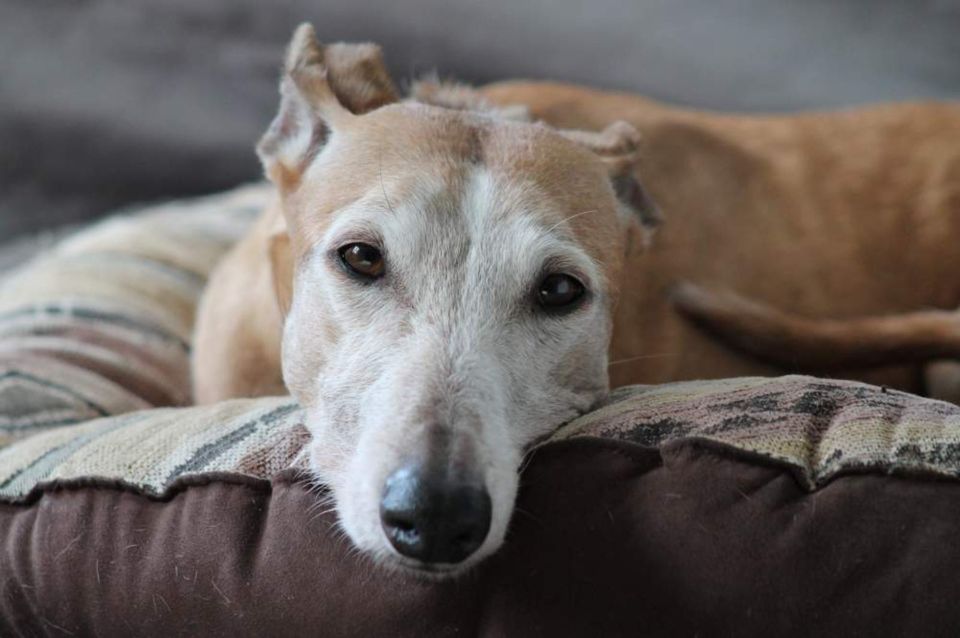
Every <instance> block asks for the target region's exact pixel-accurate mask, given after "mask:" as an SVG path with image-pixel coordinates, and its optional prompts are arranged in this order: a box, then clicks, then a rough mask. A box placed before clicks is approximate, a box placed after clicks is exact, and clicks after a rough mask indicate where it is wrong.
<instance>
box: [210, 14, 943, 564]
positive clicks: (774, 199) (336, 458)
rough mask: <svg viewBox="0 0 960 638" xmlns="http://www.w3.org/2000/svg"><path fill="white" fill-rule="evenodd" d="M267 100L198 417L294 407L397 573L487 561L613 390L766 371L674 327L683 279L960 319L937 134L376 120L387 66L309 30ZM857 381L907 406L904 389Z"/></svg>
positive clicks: (869, 125) (797, 126)
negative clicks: (535, 479)
mask: <svg viewBox="0 0 960 638" xmlns="http://www.w3.org/2000/svg"><path fill="white" fill-rule="evenodd" d="M358 51H359V53H358ZM281 92H282V94H283V101H282V104H281V111H280V114H279V115H278V117H277V119H276V120H275V122H274V124H273V125H272V127H271V130H270V131H268V133H267V135H266V136H265V138H264V140H263V141H262V142H261V145H260V147H259V151H260V154H261V158H262V159H263V161H264V164H265V167H266V169H267V173H268V175H269V176H270V178H271V180H272V181H273V182H274V184H275V185H276V186H277V193H278V195H277V199H276V202H275V204H274V205H273V206H272V207H271V208H270V209H269V210H268V211H266V212H265V214H264V216H263V218H262V219H261V220H260V221H259V222H258V223H257V224H256V226H255V227H254V228H253V230H252V231H251V232H250V234H249V235H248V236H247V237H246V238H245V239H244V240H243V241H242V242H241V243H240V244H239V245H238V246H237V247H236V248H235V249H234V251H233V252H232V253H231V254H230V255H229V256H227V257H226V258H225V259H224V261H223V263H222V264H221V265H220V266H219V267H218V269H217V271H216V273H215V274H214V276H213V278H212V280H211V282H210V286H209V290H208V292H207V294H206V295H205V298H204V301H203V303H202V306H201V309H200V312H199V316H198V328H197V333H196V345H195V348H196V349H195V355H194V376H195V389H196V398H197V400H198V401H199V402H211V401H217V400H221V399H226V398H230V397H235V396H255V395H262V394H274V393H282V392H284V391H286V390H289V391H290V392H291V393H293V394H294V396H296V397H297V398H298V400H299V401H300V403H301V404H302V405H304V407H305V408H306V409H307V413H308V426H309V427H310V429H311V431H312V432H313V434H314V435H315V439H316V441H317V443H316V444H315V445H323V446H326V447H325V448H324V449H322V450H321V449H318V448H316V447H315V449H314V455H313V461H314V470H315V472H316V473H317V474H318V475H319V476H320V477H321V478H322V479H323V480H324V481H326V482H327V483H329V484H330V485H331V486H332V488H333V492H334V497H335V500H336V503H337V509H338V513H339V515H340V520H341V522H342V524H343V527H344V529H345V530H346V531H347V533H348V535H349V536H350V537H351V539H352V540H353V541H354V542H355V543H356V544H357V545H358V546H360V547H361V548H362V549H364V550H366V551H367V552H370V553H371V554H373V555H375V556H378V557H380V558H382V559H384V560H386V561H388V562H391V563H392V564H398V565H402V566H405V567H412V568H415V569H420V570H426V571H436V570H437V569H439V570H441V571H445V572H446V571H451V570H453V571H455V570H456V569H459V568H461V567H463V566H466V565H469V564H472V563H473V562H475V561H476V560H479V559H480V558H482V557H483V556H485V555H487V554H489V553H490V552H492V551H494V550H495V549H496V547H497V546H498V545H499V543H500V542H501V540H502V538H503V535H504V533H505V531H506V524H507V521H508V520H509V517H510V514H511V511H512V504H513V495H514V492H515V490H516V484H517V477H516V473H517V469H518V466H519V461H520V458H521V455H522V452H523V450H524V448H525V447H526V446H527V445H528V444H529V443H531V442H532V441H534V440H536V439H537V438H538V437H540V436H543V435H544V434H546V433H547V432H549V431H550V430H551V429H553V428H555V427H556V426H558V425H559V424H560V423H562V422H563V421H565V420H568V419H570V418H572V417H573V416H576V415H577V414H580V413H582V412H583V411H585V410H587V409H589V408H590V407H591V406H592V405H594V404H595V403H596V402H597V401H599V400H600V399H602V397H603V396H604V395H605V394H606V392H607V390H608V388H609V384H608V376H607V372H608V371H609V381H611V382H612V385H621V384H625V383H634V382H663V381H670V380H676V379H685V378H704V377H719V376H730V375H739V374H751V373H768V372H771V371H772V369H771V368H767V367H763V366H762V365H761V364H759V363H757V362H756V361H755V360H753V359H750V358H748V357H743V356H741V355H739V354H737V353H735V352H734V351H732V350H729V349H727V348H725V347H723V346H722V345H721V344H718V343H715V342H713V341H711V340H710V339H709V338H707V337H705V336H704V335H702V334H701V333H700V332H698V331H697V330H696V329H695V328H693V327H692V326H691V325H689V324H688V323H686V322H684V321H683V320H682V319H681V318H680V317H679V316H678V315H677V314H676V313H675V311H674V310H673V309H672V308H671V306H670V302H669V300H668V296H669V295H668V293H669V292H670V290H671V288H672V286H673V285H674V284H676V283H677V282H679V281H681V280H692V281H697V282H698V283H701V284H706V285H714V286H727V287H735V288H737V289H738V290H741V291H744V292H746V293H748V294H752V295H754V296H757V297H759V298H763V299H767V300H770V301H772V302H776V301H778V300H781V301H783V302H784V303H789V304H790V305H791V306H792V307H795V308H798V309H801V310H803V311H804V312H806V313H809V314H812V315H816V314H822V315H834V316H843V315H855V314H865V313H877V312H885V311H891V310H903V309H910V308H917V307H922V306H925V305H933V306H937V307H945V308H946V307H951V306H955V305H957V304H958V302H960V281H958V280H957V279H956V277H952V275H953V271H955V269H956V266H957V265H958V259H957V257H958V256H957V254H956V251H955V250H952V249H951V248H950V247H948V246H946V244H945V242H944V241H943V238H944V236H945V235H952V236H957V233H958V232H960V210H958V208H957V206H956V204H957V190H956V188H955V186H956V183H955V180H954V179H953V177H954V176H955V175H956V174H957V171H958V170H960V150H958V148H960V147H958V145H957V144H956V143H955V140H956V139H957V137H958V136H960V115H958V113H957V111H956V109H954V108H951V107H945V106H937V105H929V106H922V105H915V106H904V107H882V108H878V109H873V110H868V111H862V112H855V113H846V114H834V115H813V116H796V117H781V118H772V117H771V118H765V117H758V118H749V117H731V116H720V115H709V114H702V113H695V112H689V111H682V110H677V109H671V108H668V107H664V106H661V105H657V104H654V103H652V102H648V101H646V100H642V99H640V98H632V97H628V96H618V95H613V94H604V93H600V92H594V91H588V90H585V89H578V88H574V87H565V86H558V85H541V84H516V83H513V84H504V85H498V86H493V87H488V88H487V89H486V90H485V91H484V95H485V96H486V99H488V100H489V101H490V102H493V103H496V104H501V105H504V106H505V107H506V106H511V105H516V104H523V105H526V106H528V107H529V108H530V110H531V111H532V113H533V115H534V116H535V117H537V118H539V119H543V120H545V121H546V122H547V123H548V124H550V125H552V126H554V127H555V128H549V127H545V126H538V125H534V124H527V123H514V122H510V121H508V120H507V119H505V118H503V117H500V116H498V115H497V114H496V113H493V112H492V111H491V112H488V113H486V114H484V113H481V114H473V113H469V112H465V111H456V110H451V109H438V108H435V107H429V106H421V105H415V104H400V105H388V106H385V107H384V106H383V105H384V104H389V103H391V102H393V101H395V99H396V95H395V92H394V90H393V88H392V85H391V84H390V83H389V80H388V79H385V75H384V72H383V71H382V62H380V61H379V55H378V52H376V51H373V52H371V50H370V49H363V50H362V51H360V50H357V49H353V48H350V47H342V48H336V47H332V48H331V47H327V48H326V49H324V48H322V47H319V46H318V45H316V44H315V42H314V41H313V36H312V31H310V30H309V29H306V28H302V29H301V30H300V31H298V34H297V36H296V37H295V39H294V41H293V42H292V43H291V49H290V54H289V56H288V61H287V67H286V75H285V79H284V83H283V84H282V91H281ZM447 97H448V98H450V99H448V100H447V102H452V103H456V102H457V101H458V99H459V96H457V95H454V96H453V97H452V98H451V96H450V95H448V96H447ZM463 97H464V99H463V102H464V104H463V105H460V106H464V105H465V106H472V105H481V106H484V108H486V106H485V105H484V104H483V100H481V99H479V97H478V96H477V95H476V94H472V93H470V92H469V91H466V92H465V93H464V95H463ZM441 101H442V100H441ZM453 105H454V106H457V104H453ZM381 107H382V108H381ZM488 111H489V109H488ZM364 113H365V114H364ZM617 120H627V121H629V122H631V123H633V124H634V125H635V126H636V127H637V128H639V129H640V130H641V131H642V133H643V140H644V145H643V153H642V160H641V165H640V167H639V173H638V174H639V177H640V179H641V180H642V181H643V183H644V184H645V185H646V187H647V188H648V189H649V190H650V191H652V193H653V195H654V197H653V199H654V201H657V202H658V204H659V205H660V207H661V208H662V209H663V210H664V212H665V216H666V217H667V223H666V224H665V225H664V229H663V231H662V234H661V235H658V237H657V238H656V241H655V242H654V248H653V249H652V250H645V248H644V246H645V243H646V242H645V233H644V228H645V227H646V226H648V225H649V224H648V222H650V221H651V220H653V219H654V218H655V215H654V214H653V211H652V210H651V208H650V204H649V201H648V200H647V197H646V195H645V192H644V190H643V189H641V188H640V187H639V185H638V184H637V183H636V182H635V181H634V180H633V177H634V174H636V173H637V171H636V170H635V168H636V161H635V160H636V144H637V141H636V137H635V132H634V131H633V129H632V128H631V127H630V126H627V125H625V124H622V123H620V124H616V123H614V122H616V121H617ZM612 123H614V124H612ZM565 128H574V129H591V130H600V129H603V130H604V131H603V133H600V134H588V133H581V132H563V131H560V130H559V129H565ZM841 140H843V141H842V142H841ZM892 140H894V141H892ZM895 140H901V142H896V141H895ZM951 140H953V141H954V143H951ZM880 185H883V187H884V188H879V186H880ZM951 189H953V190H951ZM864 216H867V217H869V218H870V219H871V220H872V223H870V224H865V223H863V219H864ZM384 263H385V264H386V266H384ZM384 268H386V273H387V274H386V275H384V274H383V273H384ZM358 269H359V270H358ZM537 282H539V283H537ZM529 287H533V289H534V290H535V291H536V292H535V294H533V293H531V296H527V295H528V293H526V292H524V290H528V289H529ZM534 297H536V301H533V298H534ZM571 299H572V300H573V301H570V300H571ZM557 300H559V301H557ZM560 302H562V303H563V304H566V305H565V306H563V308H562V309H561V310H562V312H559V311H556V309H555V308H554V306H557V305H558V304H559V303H560ZM547 311H549V312H547ZM608 345H609V349H608ZM863 376H864V377H869V378H871V380H874V381H879V382H883V383H887V384H888V385H893V386H896V387H902V388H906V389H916V378H915V375H914V374H913V373H912V372H911V371H910V370H905V369H898V370H886V371H882V372H880V373H877V374H876V375H873V376H870V375H866V374H865V375H863ZM411 463H412V464H413V465H411ZM397 468H399V469H397ZM411 468H413V469H411ZM424 468H427V469H428V470H429V472H427V473H426V474H424V472H426V471H427V470H424ZM417 472H419V474H417ZM414 474H416V475H415V476H414ZM438 476H439V477H440V478H437V477H438ZM425 477H426V478H425ZM428 479H429V480H428ZM436 485H439V486H440V487H439V488H437V489H442V490H446V491H445V492H443V494H440V496H437V493H436V490H435V489H434V487H435V486H436ZM398 486H399V487H398ZM428 488H429V489H428ZM451 490H452V491H451ZM397 494H400V495H401V496H397ZM424 494H426V496H424ZM398 499H399V500H398ZM404 499H406V500H404ZM378 500H379V515H378V513H377V503H378ZM398 502H402V504H403V507H399V506H398V505H397V503H398ZM425 503H427V505H425ZM436 503H440V504H441V505H437V506H436V507H434V505H435V504H436ZM452 504H455V505H452ZM464 504H466V505H464ZM428 505H429V506H428ZM451 507H455V508H460V509H456V511H453V510H451V509H450V508H451ZM437 508H439V509H437ZM463 508H466V510H464V509H463ZM414 510H416V512H415V513H416V516H414V518H416V520H414V521H412V522H411V514H410V512H412V511H414ZM397 512H399V514H397ZM421 514H422V516H421ZM398 517H399V518H398ZM417 517H420V518H417ZM484 517H485V520H486V523H485V524H486V525H487V527H484V525H483V524H480V523H477V524H476V525H474V523H475V522H476V521H477V520H479V519H481V518H484ZM450 520H453V521H454V523H455V525H459V526H460V528H462V529H463V530H466V531H465V532H463V533H462V534H461V533H459V532H457V534H456V538H455V539H454V540H455V543H454V540H451V543H454V544H458V547H452V548H451V547H447V548H445V549H442V550H436V551H435V548H431V549H429V550H426V549H424V548H423V547H422V546H421V545H422V543H420V540H416V539H417V538H420V536H418V535H419V532H420V530H421V529H422V530H427V531H428V532H429V534H430V535H434V536H437V535H439V536H444V535H446V536H449V537H450V538H454V537H453V536H450V535H451V534H453V532H455V531H457V530H453V531H451V530H450V529H447V528H445V527H443V526H444V525H446V524H447V523H446V522H445V521H450ZM457 521H459V522H457ZM463 521H467V522H466V523H464V522H463ZM437 525H440V528H437V527H436V526H437ZM488 527H489V530H490V531H489V533H487V528H488ZM441 528H442V529H441ZM437 529H440V531H437ZM458 529H459V528H458ZM411 530H413V532H411ZM478 530H479V531H478ZM480 531H482V534H481V533H480ZM411 534H413V536H411ZM425 534H426V532H425ZM474 536H477V538H474ZM411 538H414V539H415V541H416V542H414V541H411V540H410V539H411ZM388 539H389V542H388ZM456 539H459V540H456ZM421 540H422V539H421ZM448 540H449V539H448ZM417 543H420V544H419V545H418V544H417ZM449 544H450V543H448V545H449ZM391 545H392V548H391ZM401 555H402V556H401Z"/></svg>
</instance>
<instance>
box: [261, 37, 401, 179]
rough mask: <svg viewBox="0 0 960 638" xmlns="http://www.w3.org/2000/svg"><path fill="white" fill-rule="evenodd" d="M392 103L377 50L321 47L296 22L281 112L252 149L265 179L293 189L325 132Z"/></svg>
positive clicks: (389, 84)
mask: <svg viewBox="0 0 960 638" xmlns="http://www.w3.org/2000/svg"><path fill="white" fill-rule="evenodd" d="M396 100H397V91H396V88H395V87H394V85H393V82H392V81H391V80H390V76H389V74H388V73H387V69H386V66H385V65H384V63H383V57H382V55H381V51H380V47H378V46H376V45H373V44H342V43H341V44H331V45H326V46H324V45H322V44H320V43H319V42H318V41H317V37H316V33H315V32H314V30H313V27H312V26H311V25H309V24H301V25H300V26H299V27H297V30H296V31H295V32H294V34H293V38H292V39H291V40H290V44H289V46H288V47H287V55H286V61H285V63H284V69H283V77H282V78H281V80H280V110H279V111H278V113H277V115H276V117H275V118H274V119H273V122H271V124H270V128H269V129H267V132H266V133H265V134H264V136H263V137H262V138H261V139H260V143H259V144H258V145H257V154H258V155H259V156H260V160H261V161H262V162H263V166H264V169H265V171H266V173H267V176H268V177H269V178H270V179H271V180H273V182H274V183H276V184H277V186H279V187H281V188H291V187H293V186H295V185H296V183H297V182H298V181H299V178H300V175H301V174H302V172H303V169H304V168H306V165H307V164H308V163H309V161H310V160H311V159H312V158H313V157H314V156H315V155H316V153H317V151H318V150H319V149H320V148H322V147H323V144H324V143H325V142H326V139H327V136H328V134H329V131H330V130H336V129H337V128H338V127H341V126H349V121H350V119H351V118H352V117H353V116H354V115H358V114H361V113H364V112H366V111H370V110H372V109H375V108H377V107H380V106H383V105H384V104H387V103H389V102H394V101H396Z"/></svg>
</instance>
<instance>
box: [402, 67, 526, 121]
mask: <svg viewBox="0 0 960 638" xmlns="http://www.w3.org/2000/svg"><path fill="white" fill-rule="evenodd" d="M410 98H411V99H413V100H416V101H417V102H423V103H424V104H430V105H431V106H440V107H443V108H445V109H453V110H455V111H476V112H478V113H485V114H487V115H490V116H493V117H498V118H501V119H504V120H514V121H517V122H529V121H530V109H528V108H527V107H526V106H524V105H523V104H507V105H503V106H501V105H497V104H494V103H493V102H491V101H490V100H488V99H487V98H486V97H484V95H483V93H481V92H480V91H478V90H477V89H475V88H474V87H472V86H470V85H469V84H462V83H460V82H441V81H440V80H438V79H437V78H436V77H425V78H421V79H420V80H417V81H416V82H414V83H413V85H412V86H411V87H410Z"/></svg>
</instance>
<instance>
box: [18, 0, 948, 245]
mask: <svg viewBox="0 0 960 638" xmlns="http://www.w3.org/2000/svg"><path fill="white" fill-rule="evenodd" d="M303 19H309V20H311V21H313V22H314V24H315V25H316V26H317V30H318V32H319V34H320V37H321V38H322V39H326V40H373V41H376V42H380V43H382V44H383V45H384V47H385V49H386V53H387V57H388V60H389V62H390V65H391V67H392V68H393V71H394V73H395V75H396V77H398V78H404V77H410V76H413V75H417V74H420V73H423V72H426V71H431V70H437V71H439V73H440V74H441V76H444V77H447V76H449V77H455V78H459V79H465V80H470V81H474V82H486V81H491V80H497V79H502V78H512V77H529V78H552V79H559V80H570V81H576V82H584V83H590V84H594V85H598V86H603V87H610V88H618V89H626V90H631V91H638V92H642V93H645V94H647V95H650V96H653V97H656V98H660V99H663V100H667V101H672V102H677V103H682V104H688V105H695V106H699V107H706V108H716V109H736V110H750V111H758V110H764V111H765V110H777V111H779V110H794V109H801V108H810V107H831V106H842V105H850V104H859V103H864V102H872V101H879V100H901V99H912V98H957V97H960V0H939V1H937V0H873V1H871V0H834V1H829V0H640V1H634V2H631V1H629V0H592V1H590V0H584V1H581V2H575V1H573V0H562V1H560V2H557V1H552V2H551V1H548V0H527V1H522V0H495V1H489V0H487V1H482V2H481V1H478V0H473V1H470V2H456V1H454V0H409V1H400V0H393V1H389V0H385V1H378V2H362V1H359V0H322V1H319V2H317V1H314V2H306V1H304V0H284V1H279V2H268V1H266V0H212V1H207V2H205V1H203V0H165V1H162V2H158V1H156V0H153V1H147V0H123V1H119V0H84V1H80V0H70V1H67V0H4V1H3V2H2V3H0V238H2V237H5V236H6V237H9V236H11V235H14V234H17V233H21V232H25V231H27V230H33V229H36V228H41V227H49V226H54V225H57V224H61V223H65V222H69V221H75V220H78V219H83V218H87V217H89V216H91V215H95V214H98V213H101V212H103V211H104V210H106V209H108V208H110V207H113V206H117V205H121V204H125V203H129V202H133V201H139V200H145V199H155V198H162V197H168V196H172V195H186V194H191V193H200V192H207V191H211V190H216V189H219V188H225V187H228V186H231V185H233V184H235V183H237V182H239V181H242V180H247V179H251V178H254V177H256V176H257V175H258V174H259V169H258V166H257V164H256V161H255V158H254V156H253V153H252V145H253V143H254V141H255V140H256V138H257V136H258V135H259V134H260V132H261V130H262V129H263V128H264V127H265V126H266V123H267V122H268V120H269V118H270V117H271V115H272V112H273V109H274V107H275V103H276V97H275V95H276V93H275V87H276V73H277V69H278V65H279V60H280V54H281V50H282V46H283V44H284V42H285V40H286V38H287V37H288V36H289V33H290V31H291V29H292V28H293V26H294V25H295V24H296V23H297V22H299V21H300V20H303Z"/></svg>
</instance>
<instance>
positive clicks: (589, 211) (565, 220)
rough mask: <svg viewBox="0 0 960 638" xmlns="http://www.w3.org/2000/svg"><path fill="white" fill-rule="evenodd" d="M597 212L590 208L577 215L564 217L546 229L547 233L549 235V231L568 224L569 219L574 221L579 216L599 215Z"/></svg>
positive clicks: (597, 210) (595, 209)
mask: <svg viewBox="0 0 960 638" xmlns="http://www.w3.org/2000/svg"><path fill="white" fill-rule="evenodd" d="M599 212H600V209H599V208H591V209H590V210H585V211H581V212H579V213H574V214H573V215H570V216H569V217H564V218H563V219H561V220H560V221H558V222H557V223H556V224H554V225H553V226H551V227H550V228H548V229H547V232H548V233H549V232H550V231H552V230H554V229H556V228H557V227H558V226H560V225H561V224H563V223H564V222H568V221H570V220H571V219H574V218H576V217H580V216H581V215H589V214H590V213H599Z"/></svg>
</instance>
